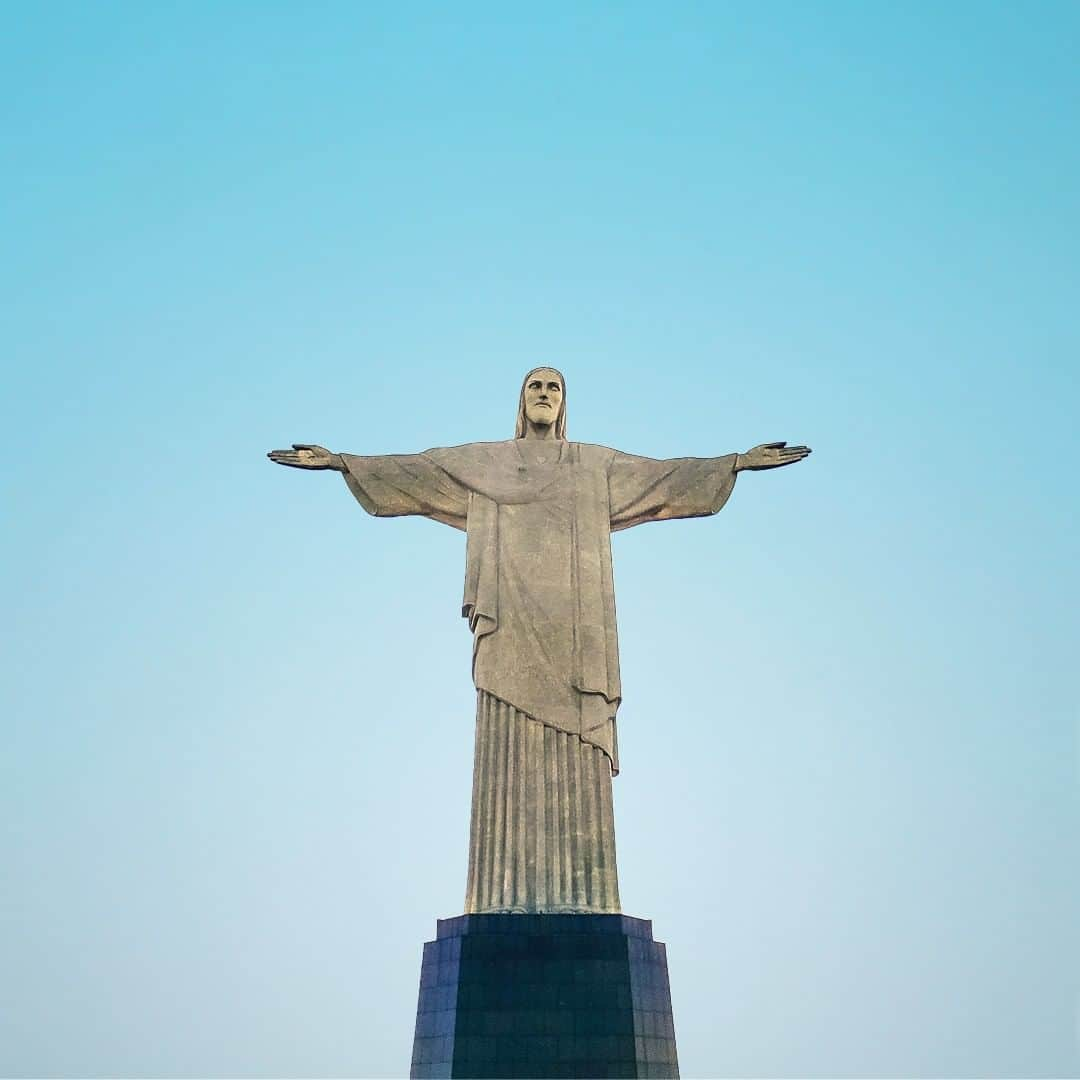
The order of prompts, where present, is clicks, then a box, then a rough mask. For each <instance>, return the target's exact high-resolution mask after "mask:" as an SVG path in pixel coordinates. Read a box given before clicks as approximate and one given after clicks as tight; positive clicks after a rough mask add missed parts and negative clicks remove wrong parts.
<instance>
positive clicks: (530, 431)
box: [525, 419, 558, 442]
mask: <svg viewBox="0 0 1080 1080" xmlns="http://www.w3.org/2000/svg"><path fill="white" fill-rule="evenodd" d="M525 438H526V439H543V440H545V441H547V442H556V441H557V440H558V436H557V435H556V434H555V425H554V424H534V423H533V422H532V421H531V420H528V419H526V421H525Z"/></svg>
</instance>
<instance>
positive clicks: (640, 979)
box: [411, 915, 678, 1078]
mask: <svg viewBox="0 0 1080 1080" xmlns="http://www.w3.org/2000/svg"><path fill="white" fill-rule="evenodd" d="M411 1075H412V1076H413V1077H435V1076H447V1077H450V1076H453V1077H477V1078H479V1077H606V1076H626V1077H639V1076H664V1077H677V1076H678V1060H677V1057H676V1053H675V1041H674V1025H673V1023H672V1018H671V994H670V990H669V987H668V977H667V955H666V952H665V949H664V946H663V945H662V944H661V943H659V942H655V941H653V940H652V923H651V922H649V921H648V920H647V919H634V918H631V917H629V916H626V915H461V916H458V917H457V918H454V919H442V920H440V921H439V924H438V930H437V936H436V939H435V940H434V941H429V942H427V943H426V944H425V946H424V955H423V963H422V965H421V972H420V996H419V1001H418V1005H417V1022H416V1037H415V1040H414V1044H413V1065H412V1072H411Z"/></svg>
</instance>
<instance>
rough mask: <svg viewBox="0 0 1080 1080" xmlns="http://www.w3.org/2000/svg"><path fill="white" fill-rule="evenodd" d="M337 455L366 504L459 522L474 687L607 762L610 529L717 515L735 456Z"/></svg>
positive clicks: (550, 452)
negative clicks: (576, 740) (592, 748)
mask: <svg viewBox="0 0 1080 1080" xmlns="http://www.w3.org/2000/svg"><path fill="white" fill-rule="evenodd" d="M341 458H342V460H343V461H344V463H345V466H346V469H347V472H346V473H345V480H346V483H347V484H348V485H349V489H350V490H351V491H352V493H353V495H354V496H355V497H356V499H357V501H358V502H359V503H360V505H361V506H363V507H364V509H365V510H367V511H368V512H369V513H371V514H374V515H376V516H378V517H399V516H403V515H410V514H416V515H422V516H424V517H428V518H431V519H433V520H435V521H440V522H442V523H443V524H445V525H450V526H452V527H454V528H457V529H462V530H464V531H465V532H466V534H467V542H466V555H465V594H464V599H463V603H462V614H463V615H464V616H465V618H466V619H468V621H469V627H470V629H471V630H472V632H473V681H474V683H475V684H476V688H477V689H478V690H484V691H487V692H488V693H489V694H491V695H492V696H493V697H496V698H498V699H500V700H501V701H504V702H506V703H508V704H510V705H513V706H514V708H515V709H517V710H518V711H520V712H522V713H525V714H526V715H527V716H530V717H532V718H533V719H535V720H538V721H539V722H540V723H542V724H546V725H548V726H549V727H553V728H555V729H556V730H558V731H564V732H566V733H568V734H571V735H577V736H579V737H580V738H581V739H582V741H583V742H586V743H589V744H590V745H592V746H597V747H599V748H600V749H601V750H603V751H604V753H605V754H606V755H607V757H608V760H609V761H610V762H611V769H612V773H613V774H614V773H617V772H618V771H619V754H618V740H617V736H616V727H615V715H616V712H617V711H618V707H619V702H620V700H621V698H622V686H621V683H620V679H619V646H618V632H617V630H616V625H615V586H614V581H613V577H612V571H611V541H610V533H611V532H614V531H617V530H619V529H627V528H630V527H631V526H634V525H640V524H643V523H644V522H648V521H663V520H666V519H670V518H686V517H702V516H706V515H709V514H715V513H716V512H717V511H718V510H719V509H720V508H721V507H722V506H723V505H724V503H725V502H727V500H728V497H729V496H730V494H731V491H732V488H733V487H734V484H735V470H734V465H735V455H734V454H729V455H727V456H725V457H716V458H671V459H667V460H657V459H654V458H646V457H637V456H634V455H631V454H623V453H620V452H619V451H617V450H611V449H609V448H608V447H606V446H595V445H592V444H590V443H575V442H565V441H559V442H548V441H544V440H534V439H508V440H506V441H503V442H488V443H467V444H465V445H464V446H453V447H447V448H444V449H435V450H426V451H424V452H423V453H421V454H386V455H379V456H373V457H366V456H365V457H361V456H357V455H353V454H342V455H341Z"/></svg>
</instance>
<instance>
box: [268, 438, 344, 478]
mask: <svg viewBox="0 0 1080 1080" xmlns="http://www.w3.org/2000/svg"><path fill="white" fill-rule="evenodd" d="M292 447H293V448H292V449H291V450H271V451H270V453H269V454H267V455H266V456H267V457H268V458H269V459H270V460H271V461H276V462H277V464H278V465H289V466H290V467H292V468H294V469H337V470H338V471H339V472H340V471H341V467H342V466H341V458H340V457H339V456H338V455H337V454H331V453H330V451H329V450H327V449H326V447H325V446H315V445H314V444H313V443H293V444H292Z"/></svg>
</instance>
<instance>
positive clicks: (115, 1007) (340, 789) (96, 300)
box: [0, 2, 1080, 1077]
mask: <svg viewBox="0 0 1080 1080" xmlns="http://www.w3.org/2000/svg"><path fill="white" fill-rule="evenodd" d="M3 23H4V33H3V35H0V118H2V131H3V138H2V139H0V227H2V232H3V237H4V251H5V253H6V257H5V258H4V259H2V260H0V282H2V291H0V295H2V297H3V320H2V325H3V352H4V356H5V361H6V363H5V365H4V366H5V371H6V377H5V383H6V388H5V393H4V395H3V401H4V427H5V435H6V437H5V457H6V467H5V469H4V471H3V486H4V500H3V501H4V505H5V507H6V508H7V513H6V514H5V525H4V529H3V531H2V534H0V566H2V568H3V569H2V571H0V574H2V601H3V610H4V612H5V617H4V619H3V627H2V633H3V636H4V643H3V651H2V657H3V659H2V660H0V664H2V668H3V670H2V671H0V724H2V728H0V731H2V745H0V770H2V772H0V830H2V831H0V865H2V867H3V870H2V879H3V885H2V887H0V920H2V921H0V1073H2V1074H4V1075H7V1076H12V1075H22V1076H86V1077H89V1076H142V1077H151V1076H154V1077H157V1076H160V1077H188V1076H232V1077H282V1076H296V1077H301V1076H302V1077H308V1076H324V1077H338V1076H364V1077H369V1076H390V1075H401V1074H402V1073H403V1072H405V1071H407V1068H408V1062H409V1057H410V1048H411V1038H412V1024H413V1019H414V1012H415V1007H416V994H417V984H418V978H419V966H420V949H421V944H422V942H423V941H424V940H426V939H430V938H431V937H433V936H434V929H435V919H436V918H437V917H445V916H451V915H454V914H457V913H459V912H460V911H461V906H462V898H463V891H464V883H465V859H466V839H467V829H468V812H469V793H470V771H471V766H472V725H473V690H472V686H471V683H470V680H469V653H470V639H469V635H468V632H467V628H466V626H465V624H464V623H463V622H462V621H461V620H460V618H459V617H458V608H459V604H460V594H461V585H462V572H463V562H464V540H463V537H462V536H461V534H459V533H457V532H454V531H453V530H450V529H447V528H444V527H442V526H438V525H435V524H433V523H431V522H428V521H423V520H419V519H406V520H401V521H376V520H375V519H372V518H369V517H368V516H367V515H365V514H364V513H363V511H362V510H361V509H360V507H359V506H358V505H357V504H356V503H355V502H354V501H353V499H352V498H351V497H350V496H349V494H348V492H347V490H346V489H345V486H344V485H343V484H342V482H341V480H340V478H338V477H336V476H334V475H331V474H326V475H320V474H310V473H299V472H295V471H286V470H283V469H279V468H275V467H274V466H272V465H270V464H269V463H268V462H267V461H266V460H265V458H264V456H263V455H264V454H265V452H266V451H267V450H268V449H270V448H272V447H275V446H283V445H287V444H288V443H289V442H292V441H317V442H321V443H324V444H325V445H327V446H329V447H331V448H332V449H335V450H350V451H353V452H356V453H381V452H391V451H403V452H404V451H416V450H420V449H423V448H426V447H429V446H443V445H452V444H456V443H461V442H467V441H472V440H486V439H499V438H505V437H508V436H509V435H510V434H511V433H512V430H513V419H514V410H515V404H516V398H517V392H518V386H519V380H520V377H521V375H522V374H523V373H524V372H525V371H526V370H527V369H528V368H530V367H532V366H534V365H535V364H539V363H552V364H555V365H557V366H558V367H560V368H562V369H563V370H564V371H565V373H566V376H567V382H568V387H567V390H568V394H567V397H568V408H569V432H570V436H571V437H572V438H575V439H579V440H583V441H589V442H598V443H603V444H605V445H610V446H616V447H618V448H620V449H623V450H626V451H631V452H635V453H640V454H648V455H652V456H656V457H665V456H678V455H686V454H694V455H709V454H721V453H726V452H730V451H732V450H744V449H746V448H748V447H750V446H752V445H754V444H756V443H758V442H762V441H766V440H774V439H789V440H791V441H793V442H806V443H809V444H810V445H811V446H813V447H814V451H815V453H814V456H813V457H812V458H810V459H809V461H807V462H806V463H805V464H802V465H798V466H795V467H793V468H790V469H787V470H783V471H781V472H776V473H760V474H750V475H745V476H743V477H740V479H739V482H738V484H737V485H736V490H735V493H734V495H733V497H732V499H731V501H730V502H729V504H728V506H727V507H726V508H725V509H724V510H723V512H722V513H721V514H720V515H718V516H717V517H716V518H715V519H712V520H706V521H685V522H673V523H667V524H664V525H657V526H653V527H650V528H648V529H645V528H639V529H635V530H631V531H629V532H626V533H622V534H620V535H618V536H617V537H616V538H615V541H614V551H615V573H616V587H617V595H618V601H619V618H620V635H621V643H622V666H623V683H624V691H625V704H624V706H623V709H622V711H621V713H620V749H621V753H622V758H623V773H622V775H621V776H620V777H619V778H618V780H617V781H616V782H615V787H616V820H617V829H618V843H619V861H620V870H621V882H622V895H623V901H624V906H625V910H626V911H627V912H628V913H630V914H633V915H637V916H641V917H647V918H651V919H653V920H654V929H655V933H656V936H657V937H658V938H659V939H660V940H662V941H666V942H667V945H668V954H669V962H670V972H671V980H672V995H673V1001H674V1008H675V1023H676V1030H677V1035H678V1041H679V1052H680V1059H681V1063H682V1067H683V1075H684V1076H688V1077H696V1076H744V1077H787V1076H803V1077H811V1076H825V1077H854V1076H861V1077H896V1076H937V1077H967V1076H984V1077H990V1076H1026V1077H1036V1076H1075V1075H1077V1069H1078V1067H1080V1057H1078V1050H1077V1047H1078V1043H1077V1039H1078V1024H1080V1013H1078V999H1077V990H1078V981H1080V980H1078V970H1080V969H1078V960H1080V949H1078V935H1077V928H1076V911H1077V902H1078V899H1080V895H1078V894H1080V888H1078V886H1080V870H1078V860H1077V854H1078V852H1077V831H1078V830H1077V824H1078V818H1077V809H1078V806H1077V803H1078V787H1077V778H1078V773H1077V766H1078V754H1077V694H1076V677H1075V672H1076V664H1077V652H1078V645H1080V641H1078V637H1080V635H1078V632H1077V621H1076V616H1075V612H1076V609H1077V605H1078V601H1080V596H1078V593H1080V590H1078V588H1077V585H1078V571H1077V559H1076V532H1077V511H1078V507H1077V498H1076V495H1077V485H1076V481H1075V475H1076V467H1077V464H1076V428H1077V422H1076V420H1077V411H1078V401H1077V389H1078V386H1077V384H1078V381H1080V379H1078V374H1077V357H1078V345H1080V331H1078V325H1077V317H1076V312H1077V297H1078V296H1080V261H1078V255H1077V251H1078V241H1080V230H1078V225H1080V214H1078V209H1080V167H1078V166H1080V67H1078V64H1077V55H1078V44H1080V7H1078V6H1077V5H1076V4H1066V3H1062V4H1039V3H1030V4H1029V3H1024V4H1020V3H1014V4H999V3H961V2H956V3H950V4H945V5H943V4H932V3H910V4H891V5H890V4H883V3H882V4H862V3H829V4H822V3H817V4H812V3H790V4H782V3H771V4H758V3H739V4H721V3H716V4H708V3H681V4H678V3H677V4H644V3H640V4H638V3H618V4H616V3H608V4H592V3H546V4H535V5H524V4H474V3H461V4H453V5H451V4H444V5H424V4H396V3H385V4H376V3H370V4H351V3H314V4H299V3H292V4H269V3H260V4H254V3H250V4H241V3H219V4H207V3H190V4H180V5H166V4H162V3H137V4H136V3H130V4H120V3H98V4H92V5H91V4H70V5H68V4H59V3H42V4H26V3H23V4H19V3H12V4H9V5H8V6H6V7H5V9H4V13H3Z"/></svg>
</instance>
